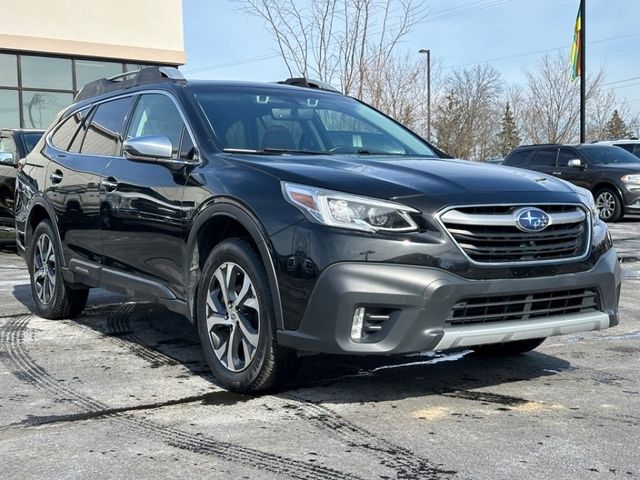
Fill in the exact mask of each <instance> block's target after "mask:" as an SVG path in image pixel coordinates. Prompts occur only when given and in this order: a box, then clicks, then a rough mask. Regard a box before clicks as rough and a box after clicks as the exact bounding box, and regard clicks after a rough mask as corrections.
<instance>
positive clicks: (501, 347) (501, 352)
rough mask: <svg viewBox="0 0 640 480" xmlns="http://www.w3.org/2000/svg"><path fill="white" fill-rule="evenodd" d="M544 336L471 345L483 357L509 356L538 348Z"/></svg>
mask: <svg viewBox="0 0 640 480" xmlns="http://www.w3.org/2000/svg"><path fill="white" fill-rule="evenodd" d="M544 341H545V339H544V338H531V339H528V340H516V341H515V342H505V343H491V344H489V345H478V346H475V347H471V349H472V350H473V351H474V352H475V353H476V355H481V356H483V357H509V356H512V355H519V354H521V353H526V352H530V351H531V350H534V349H536V348H538V347H539V346H540V345H541V344H542V342H544Z"/></svg>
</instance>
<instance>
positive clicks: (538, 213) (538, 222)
mask: <svg viewBox="0 0 640 480" xmlns="http://www.w3.org/2000/svg"><path fill="white" fill-rule="evenodd" d="M515 218H516V227H518V229H520V230H522V231H523V232H529V233H534V232H541V231H542V230H544V229H545V228H547V227H548V226H549V224H550V223H551V217H549V215H547V213H546V212H544V211H542V210H540V209H539V208H535V207H526V208H521V209H520V210H518V211H517V212H516V213H515Z"/></svg>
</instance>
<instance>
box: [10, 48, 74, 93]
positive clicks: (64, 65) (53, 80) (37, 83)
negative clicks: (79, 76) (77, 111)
mask: <svg viewBox="0 0 640 480" xmlns="http://www.w3.org/2000/svg"><path fill="white" fill-rule="evenodd" d="M21 62H22V86H23V87H26V88H54V89H59V90H72V89H73V82H72V78H71V60H69V59H67V58H51V57H33V56H30V55H22V57H21Z"/></svg>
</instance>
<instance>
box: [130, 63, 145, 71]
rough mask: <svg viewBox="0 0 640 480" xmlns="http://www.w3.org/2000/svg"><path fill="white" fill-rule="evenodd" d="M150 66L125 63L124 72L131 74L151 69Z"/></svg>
mask: <svg viewBox="0 0 640 480" xmlns="http://www.w3.org/2000/svg"><path fill="white" fill-rule="evenodd" d="M149 66H150V65H143V64H141V63H125V64H124V71H125V72H131V71H133V70H140V69H142V68H146V67H149Z"/></svg>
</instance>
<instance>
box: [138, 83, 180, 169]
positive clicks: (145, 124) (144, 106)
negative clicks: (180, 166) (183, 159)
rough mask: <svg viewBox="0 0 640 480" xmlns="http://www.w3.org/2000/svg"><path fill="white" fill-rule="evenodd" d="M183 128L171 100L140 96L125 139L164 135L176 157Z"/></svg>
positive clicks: (154, 96) (158, 96)
mask: <svg viewBox="0 0 640 480" xmlns="http://www.w3.org/2000/svg"><path fill="white" fill-rule="evenodd" d="M183 128H184V122H183V121H182V117H181V116H180V112H179V111H178V108H177V107H176V105H175V104H174V103H173V100H171V98H169V97H167V96H166V95H162V94H155V93H154V94H149V95H142V96H141V97H140V101H138V104H137V105H136V110H135V112H134V114H133V117H132V119H131V125H130V127H129V132H128V133H127V138H134V137H143V136H146V135H166V136H167V137H169V140H171V145H173V151H174V156H176V157H177V155H178V149H179V148H180V138H181V136H182V129H183Z"/></svg>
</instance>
